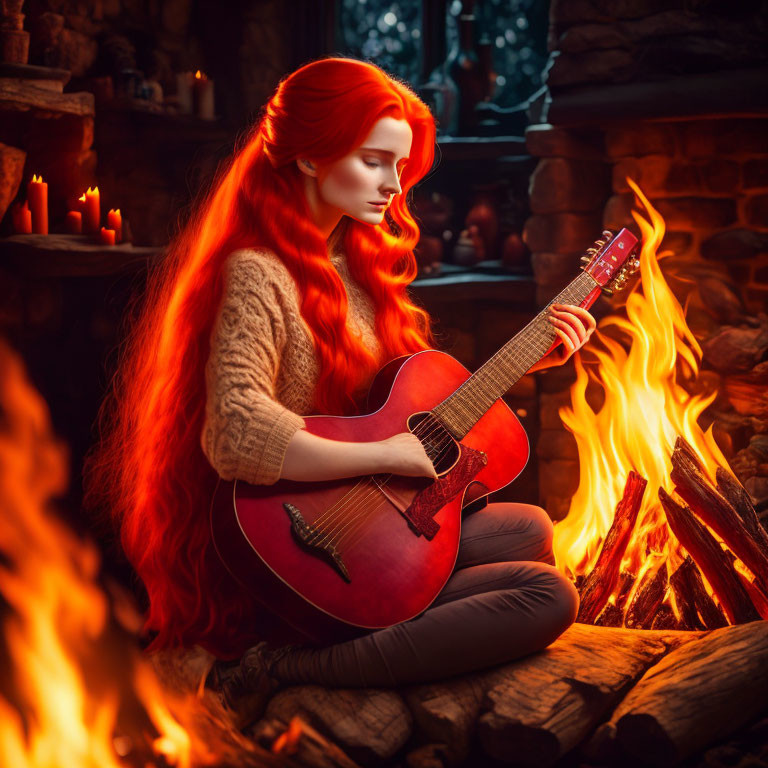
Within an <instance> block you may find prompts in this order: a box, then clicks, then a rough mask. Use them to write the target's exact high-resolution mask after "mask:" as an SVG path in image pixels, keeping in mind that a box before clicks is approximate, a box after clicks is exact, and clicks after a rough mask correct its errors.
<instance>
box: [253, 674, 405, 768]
mask: <svg viewBox="0 0 768 768" xmlns="http://www.w3.org/2000/svg"><path fill="white" fill-rule="evenodd" d="M266 716H267V717H268V718H277V719H279V720H282V721H283V722H286V723H287V722H289V721H290V720H291V719H292V718H293V717H295V716H298V717H300V718H301V719H302V720H303V721H305V722H307V723H309V724H310V725H311V726H313V727H314V728H316V729H317V730H318V731H320V732H321V733H323V734H325V735H326V736H327V737H329V738H330V739H331V740H332V741H333V742H334V743H335V744H338V745H339V747H341V749H343V750H344V752H345V754H347V755H349V756H350V757H351V758H352V759H353V760H357V761H358V762H360V763H362V764H363V765H368V764H370V763H371V762H377V761H382V760H387V759H389V758H391V757H392V756H393V755H394V754H395V753H396V752H397V751H398V750H400V748H401V747H402V746H403V745H404V744H405V742H406V741H407V740H408V738H409V737H410V735H411V726H412V722H413V718H412V716H411V713H410V712H409V710H408V708H407V707H406V705H405V702H404V701H403V699H402V698H401V697H400V695H399V694H398V693H397V692H396V691H392V690H384V689H373V688H359V689H358V688H355V689H341V688H324V687H322V686H319V685H300V686H292V687H290V688H285V689H284V690H282V691H279V692H278V693H277V694H275V696H273V697H272V699H271V700H270V702H269V704H268V705H267V711H266Z"/></svg>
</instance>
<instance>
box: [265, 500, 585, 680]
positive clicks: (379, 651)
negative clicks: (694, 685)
mask: <svg viewBox="0 0 768 768" xmlns="http://www.w3.org/2000/svg"><path fill="white" fill-rule="evenodd" d="M552 534H553V528H552V522H551V521H550V519H549V516H548V515H547V513H546V512H545V511H544V510H543V509H541V508H540V507H535V506H531V505H530V504H513V503H506V502H505V503H496V504H489V505H488V506H486V507H485V508H483V509H481V510H479V511H477V512H474V513H472V514H470V515H468V516H467V517H465V518H464V520H463V521H462V531H461V542H460V545H459V554H458V559H457V561H456V568H455V570H454V572H453V574H452V575H451V578H450V579H448V582H447V583H446V585H445V587H443V589H442V591H441V592H440V594H439V595H438V596H437V599H436V600H435V601H434V602H433V603H432V605H430V606H429V608H427V610H426V611H424V612H423V613H422V614H420V615H419V616H416V617H415V618H413V619H410V620H409V621H405V622H402V623H401V624H395V625H394V626H392V627H387V628H386V629H381V630H377V631H376V632H371V633H370V634H367V635H363V636H362V637H357V638H355V639H354V640H349V641H347V642H343V643H338V644H336V645H330V646H327V647H325V648H297V649H293V650H291V651H289V652H288V653H286V654H285V655H284V656H283V657H282V658H280V659H279V660H278V661H277V662H276V664H275V666H274V668H273V673H274V676H275V677H276V678H277V679H278V680H281V681H282V682H285V683H317V684H321V685H328V686H337V687H356V686H391V687H396V686H399V685H404V684H409V683H422V682H430V681H435V680H440V679H442V678H446V677H450V676H451V675H459V674H464V673H467V672H471V671H473V670H477V669H483V668H486V667H490V666H494V665H497V664H501V663H503V662H506V661H511V660H512V659H517V658H519V657H521V656H526V655H527V654H529V653H533V652H534V651H538V650H541V649H542V648H546V646H548V645H549V644H550V643H551V642H552V641H553V640H555V639H556V638H557V637H558V636H559V635H561V634H562V633H563V631H564V630H565V629H567V628H568V627H569V626H570V625H571V624H572V623H573V622H574V621H575V620H576V614H577V612H578V606H579V596H578V593H577V591H576V589H575V587H574V586H573V584H572V583H571V581H570V580H569V579H568V578H566V577H565V576H563V575H562V574H561V573H560V571H558V570H557V569H556V568H555V567H554V563H555V559H554V556H553V554H552Z"/></svg>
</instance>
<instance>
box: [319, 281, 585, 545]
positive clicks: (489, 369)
mask: <svg viewBox="0 0 768 768" xmlns="http://www.w3.org/2000/svg"><path fill="white" fill-rule="evenodd" d="M577 279H578V278H577ZM574 282H575V281H574ZM567 293H569V292H567V291H564V292H562V294H561V295H559V296H558V297H556V298H555V299H553V300H552V303H554V302H555V301H557V300H558V299H560V300H561V301H565V300H567V299H569V298H571V297H570V296H566V294H567ZM545 314H546V308H545V310H543V311H542V313H540V315H537V317H536V318H534V319H533V320H532V321H531V322H530V323H529V324H528V325H527V326H526V327H525V328H524V329H523V330H522V331H521V332H520V333H519V334H518V338H517V340H516V341H517V342H518V343H519V342H522V341H527V340H528V337H529V336H530V331H536V332H538V335H539V338H537V339H535V341H538V342H541V341H542V339H541V338H540V335H541V331H542V330H545V331H546V333H545V335H546V337H547V338H545V339H544V340H543V341H544V343H545V345H542V350H545V349H546V348H547V347H548V346H550V345H551V342H552V341H553V340H554V339H555V338H556V333H555V331H554V329H553V328H551V325H545V323H544V322H542V321H543V316H544V315H545ZM531 346H532V347H533V346H536V347H538V346H539V345H538V344H535V345H531ZM503 351H504V348H502V350H499V352H497V353H496V355H494V356H493V357H492V358H491V359H490V360H489V361H488V363H486V365H485V366H483V368H482V369H480V370H484V372H485V373H486V379H488V380H490V382H492V383H494V384H496V387H495V389H496V391H499V386H500V381H499V380H498V379H497V378H496V377H495V375H494V374H495V372H496V371H495V369H496V367H497V366H498V363H499V362H503V363H504V365H505V367H509V363H510V362H523V363H528V360H527V359H522V360H521V356H520V355H516V354H514V353H513V354H508V355H507V356H506V358H504V357H503V355H501V354H500V353H503ZM528 351H529V352H531V351H534V350H532V349H530V348H529V350H528ZM536 351H537V352H538V350H536ZM523 358H528V355H525V356H523ZM528 367H530V364H529V365H528ZM476 373H477V372H476ZM473 376H475V374H471V375H470V377H468V379H467V380H466V381H465V382H464V383H463V384H462V387H464V386H465V385H466V384H467V383H469V382H470V379H471V378H472V377H473ZM478 378H479V377H478ZM504 378H505V379H508V375H507V376H505V377H504ZM460 389H461V388H460ZM458 391H460V390H457V392H458ZM464 391H465V393H467V394H469V395H470V397H469V401H470V404H471V405H472V406H474V408H472V409H470V408H467V407H466V406H467V404H466V402H465V403H461V405H464V410H466V411H467V412H468V413H469V414H470V417H473V416H474V415H475V414H472V411H474V410H477V411H478V412H479V416H480V417H481V416H482V415H483V414H484V413H485V412H486V411H487V410H488V408H489V406H488V402H490V405H491V406H492V405H493V403H494V402H495V400H496V399H498V397H494V398H493V399H491V398H490V397H489V396H487V395H486V396H484V393H483V392H482V390H481V391H480V393H479V397H477V396H474V393H473V390H472V389H471V388H469V387H468V388H466V389H465V390H464ZM455 394H456V393H454V395H455ZM451 397H453V396H451ZM476 420H477V419H475V422H476ZM430 421H434V425H433V426H431V428H430V430H429V432H427V433H426V434H425V435H418V434H417V431H418V429H419V427H421V426H422V425H423V424H425V423H427V422H430ZM439 430H443V431H444V432H445V431H446V430H445V428H444V426H443V425H442V424H440V423H439V422H438V421H437V420H436V419H435V418H434V416H430V417H426V418H425V419H423V420H422V421H421V422H420V423H419V425H418V427H417V428H416V429H414V434H416V435H417V436H418V437H419V439H420V440H422V441H424V440H427V439H430V438H431V437H432V436H433V435H434V433H435V432H437V431H439ZM452 444H453V441H452V439H451V437H450V435H448V436H447V438H444V439H443V440H442V442H441V443H438V444H437V446H436V447H437V448H438V455H437V457H436V460H437V461H439V460H440V459H441V458H442V455H443V453H444V451H445V449H443V448H442V446H444V445H447V446H448V447H450V446H451V445H452ZM433 463H434V460H433ZM391 477H392V476H391V475H390V476H389V477H388V478H387V479H386V480H385V481H384V482H380V483H379V484H376V483H375V482H372V481H370V480H369V481H368V482H369V484H370V483H372V486H373V488H372V489H371V488H358V487H359V486H360V482H358V483H357V485H356V486H355V487H354V488H353V489H351V490H350V491H348V492H347V494H345V497H342V499H341V500H339V501H342V500H346V501H347V502H348V504H347V505H346V506H349V503H350V502H359V503H360V505H361V506H362V505H363V503H364V502H365V501H366V500H367V499H368V498H370V497H371V496H372V495H373V496H376V497H378V498H380V495H379V494H377V493H376V491H377V490H379V489H380V488H381V487H383V486H384V485H386V483H387V482H389V479H390V478H391ZM371 490H372V492H371ZM366 491H368V492H367V493H366V495H365V496H362V493H363V492H366ZM355 496H358V497H361V496H362V498H359V499H355ZM378 506H380V504H379V505H377V506H376V507H375V508H378ZM358 509H360V507H358ZM341 511H342V509H341V507H340V506H339V502H337V504H336V505H335V506H334V507H331V508H330V509H329V510H327V511H326V512H325V513H324V514H323V515H322V516H321V518H319V519H318V521H317V522H316V523H314V525H318V523H319V522H320V521H321V520H326V519H328V518H329V514H331V513H336V514H335V515H334V516H335V517H338V516H339V515H338V513H339V512H341ZM365 512H370V506H369V508H366V507H365V506H362V509H361V511H360V513H359V514H357V515H354V516H352V517H351V518H349V517H348V516H347V517H348V520H347V521H346V522H345V525H344V526H343V527H342V529H341V531H339V530H338V529H336V530H335V531H334V534H335V535H336V536H337V537H338V539H337V540H338V542H339V543H340V542H341V540H342V538H343V537H344V536H343V531H344V529H345V528H347V527H348V526H349V525H350V524H351V523H353V522H354V521H355V520H356V519H357V518H359V517H360V514H363V513H365ZM357 528H359V526H357V527H355V529H357ZM348 533H349V534H350V535H352V534H353V531H349V532H348ZM326 538H327V536H326Z"/></svg>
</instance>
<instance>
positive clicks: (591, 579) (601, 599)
mask: <svg viewBox="0 0 768 768" xmlns="http://www.w3.org/2000/svg"><path fill="white" fill-rule="evenodd" d="M646 485H647V481H646V479H645V478H644V477H641V476H640V475H638V474H637V472H634V471H632V472H630V473H629V476H628V477H627V483H626V485H625V486H624V494H623V496H622V497H621V501H619V503H618V504H617V505H616V512H615V514H614V517H613V523H612V524H611V527H610V529H609V531H608V533H607V535H606V537H605V540H604V541H603V544H602V547H601V548H600V554H599V556H598V558H597V563H596V564H595V567H594V568H593V569H592V572H591V573H590V574H589V576H587V578H586V580H585V582H584V587H583V589H582V591H581V602H580V607H579V615H578V618H577V621H580V622H582V623H584V624H592V623H593V622H594V621H595V619H596V618H597V617H598V616H599V615H600V611H601V610H602V609H603V606H604V605H605V603H606V602H607V600H608V598H609V596H610V595H611V593H612V592H613V590H614V588H615V587H616V583H617V581H618V579H619V568H620V567H621V558H622V557H623V556H624V552H625V550H626V548H627V544H628V543H629V540H630V537H631V536H632V530H633V529H634V527H635V522H636V521H637V513H638V512H639V510H640V504H641V502H642V500H643V493H644V491H645V486H646Z"/></svg>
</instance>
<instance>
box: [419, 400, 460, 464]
mask: <svg viewBox="0 0 768 768" xmlns="http://www.w3.org/2000/svg"><path fill="white" fill-rule="evenodd" d="M408 431H409V432H412V433H413V434H414V435H416V437H418V438H419V440H421V444H422V445H423V446H424V450H425V451H426V453H427V456H429V458H430V459H432V464H434V466H435V470H436V471H437V474H438V475H441V474H443V473H444V472H447V471H448V470H449V469H450V468H451V467H452V466H453V465H454V464H455V463H456V462H457V461H458V459H459V446H458V444H457V443H456V441H455V440H454V438H453V437H452V436H451V435H450V434H449V433H448V431H447V430H446V429H445V428H444V427H443V426H442V424H440V422H439V421H438V420H437V419H436V418H435V416H434V415H433V414H432V413H430V412H429V411H422V412H420V413H413V414H411V415H410V416H409V417H408Z"/></svg>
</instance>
